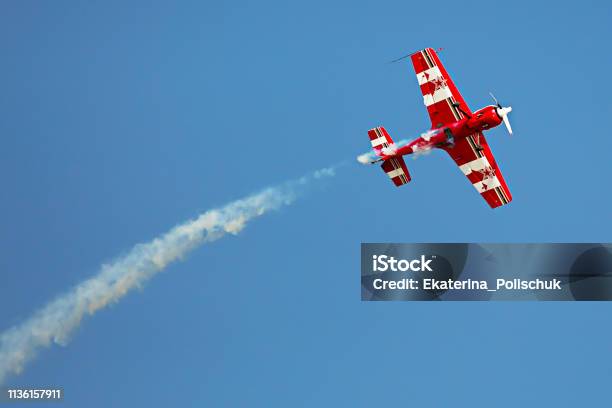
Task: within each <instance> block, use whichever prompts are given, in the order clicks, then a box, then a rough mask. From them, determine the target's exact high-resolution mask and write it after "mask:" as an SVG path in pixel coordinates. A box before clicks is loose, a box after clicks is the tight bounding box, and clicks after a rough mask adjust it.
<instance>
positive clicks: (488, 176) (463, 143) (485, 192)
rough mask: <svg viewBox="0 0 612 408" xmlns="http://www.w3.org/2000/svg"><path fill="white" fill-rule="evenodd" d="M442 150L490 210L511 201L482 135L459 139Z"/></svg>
mask: <svg viewBox="0 0 612 408" xmlns="http://www.w3.org/2000/svg"><path fill="white" fill-rule="evenodd" d="M443 149H444V150H446V152H447V153H448V154H449V155H450V156H451V157H452V159H453V160H454V161H455V163H457V165H458V166H459V169H461V171H462V172H463V174H465V175H466V176H467V178H468V180H469V181H470V183H472V185H473V186H474V188H475V189H476V191H478V193H479V194H480V195H481V196H482V198H484V199H485V200H486V202H487V203H488V204H489V205H490V206H491V208H495V207H499V206H502V205H505V204H508V203H509V202H510V201H512V194H510V190H509V189H508V186H507V185H506V181H505V180H504V177H503V176H502V173H501V171H500V169H499V166H498V165H497V163H496V162H495V158H494V157H493V153H492V152H491V149H490V148H489V145H488V143H487V140H486V139H485V137H484V135H483V134H482V133H480V132H478V133H475V134H473V135H470V136H468V137H466V138H464V139H460V140H459V141H457V142H456V143H455V145H454V146H452V147H451V146H447V147H443Z"/></svg>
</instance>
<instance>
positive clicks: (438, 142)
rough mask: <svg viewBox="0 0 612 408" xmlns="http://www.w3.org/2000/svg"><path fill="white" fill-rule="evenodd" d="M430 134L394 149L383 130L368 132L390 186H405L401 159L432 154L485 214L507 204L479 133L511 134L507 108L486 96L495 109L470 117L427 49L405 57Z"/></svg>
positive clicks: (501, 181)
mask: <svg viewBox="0 0 612 408" xmlns="http://www.w3.org/2000/svg"><path fill="white" fill-rule="evenodd" d="M410 58H411V59H412V65H413V66H414V71H415V73H416V77H417V81H418V84H419V86H420V88H421V93H422V94H423V102H424V104H425V107H426V108H427V112H428V114H429V117H430V119H431V128H430V130H429V131H427V132H425V133H423V134H422V135H421V136H420V137H418V138H416V139H414V140H412V141H410V142H403V143H398V144H395V143H394V142H393V140H392V139H391V137H390V136H389V133H387V131H386V130H385V128H384V127H382V126H381V127H376V128H374V129H370V130H369V131H368V136H369V137H370V142H371V143H372V148H373V150H374V154H375V156H374V158H376V160H372V161H370V163H377V162H382V164H381V167H382V169H383V170H384V171H385V173H387V176H389V178H390V179H391V181H393V183H394V184H395V185H396V186H398V187H399V186H402V185H404V184H407V183H409V182H410V180H411V178H410V173H408V168H407V167H406V163H405V162H404V159H403V157H402V156H404V155H408V154H418V153H421V152H424V151H428V150H430V149H433V148H439V149H442V150H444V151H446V152H447V153H448V154H449V156H450V157H451V158H452V159H453V160H454V161H455V163H456V164H457V166H459V169H460V170H461V171H462V172H463V174H465V176H466V177H467V178H468V180H469V182H470V183H472V185H473V186H474V188H475V189H476V191H478V193H479V194H480V195H481V196H482V197H483V198H484V199H485V200H486V201H487V203H488V204H489V205H490V206H491V208H495V207H499V206H502V205H505V204H508V203H509V202H510V201H512V195H511V194H510V190H509V189H508V186H507V185H506V182H505V180H504V178H503V176H502V173H501V171H500V170H499V166H498V165H497V163H496V162H495V158H494V157H493V153H492V152H491V148H490V147H489V144H488V143H487V139H486V138H485V136H484V134H483V132H484V131H485V130H488V129H491V128H494V127H496V126H498V125H500V124H501V123H502V122H504V124H505V125H506V128H507V129H508V132H509V133H510V134H512V127H511V126H510V121H509V119H508V114H509V113H510V112H511V111H512V108H511V107H503V106H502V105H501V104H500V103H499V102H498V101H497V99H495V97H494V96H493V94H491V97H492V98H493V100H494V101H495V105H490V106H486V107H484V108H482V109H479V110H477V111H476V112H472V111H471V110H470V108H469V107H468V105H467V104H466V103H465V101H464V100H463V97H462V96H461V94H460V93H459V90H458V89H457V87H456V86H455V84H454V83H453V81H452V79H451V77H450V75H448V72H447V71H446V69H445V68H444V66H443V65H442V62H440V59H439V58H438V55H437V54H436V52H435V51H434V50H433V49H432V48H426V49H424V50H421V51H418V52H416V53H414V54H411V55H410Z"/></svg>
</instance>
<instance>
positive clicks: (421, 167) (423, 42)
mask: <svg viewBox="0 0 612 408" xmlns="http://www.w3.org/2000/svg"><path fill="white" fill-rule="evenodd" d="M610 12H611V10H610V6H609V5H608V4H607V3H606V2H599V3H598V2H583V3H575V4H566V5H564V6H563V7H557V6H554V7H553V6H546V5H541V4H539V3H536V2H513V3H512V4H508V3H495V2H490V1H486V2H478V3H476V2H474V3H471V4H469V5H465V4H462V3H461V2H438V3H436V4H432V3H419V4H409V3H407V2H400V1H398V2H384V1H383V2H372V3H363V2H348V1H347V2H316V1H315V2H302V3H295V4H290V3H287V2H232V3H231V4H222V3H205V2H180V4H174V3H172V4H171V3H168V2H112V1H110V2H98V3H97V4H94V3H93V2H91V3H88V4H84V3H75V2H65V1H56V2H32V1H22V2H13V3H12V4H8V3H7V4H5V5H4V7H3V11H2V13H0V51H1V52H2V54H3V63H2V64H0V74H1V75H2V79H3V81H2V83H3V86H2V92H0V112H1V114H2V116H1V117H2V120H0V135H1V138H2V139H1V140H2V149H1V153H0V155H1V160H0V185H2V188H3V194H2V200H0V222H1V225H2V227H1V228H0V244H1V245H2V248H3V251H1V252H0V270H1V271H2V276H3V278H4V279H3V284H2V285H0V329H1V330H3V329H6V328H8V327H10V326H12V325H15V324H17V323H19V322H20V321H22V320H23V319H24V318H26V317H28V316H29V315H30V314H31V313H32V312H33V311H35V310H36V309H37V308H38V307H40V306H42V305H44V304H45V303H46V302H47V301H48V300H50V299H52V298H53V297H54V296H56V295H58V294H59V293H61V292H63V291H65V290H66V289H67V288H69V287H70V286H72V285H74V284H76V283H78V282H79V281H81V280H83V279H84V278H87V277H89V276H91V275H93V274H94V273H96V272H97V270H98V268H99V266H100V265H101V264H102V263H103V262H106V261H109V260H112V259H114V258H116V257H117V256H119V255H121V254H123V253H125V252H127V251H128V250H129V249H130V248H131V247H132V246H133V245H134V244H136V243H138V242H143V241H148V240H150V239H152V238H153V237H155V236H157V235H158V234H160V233H162V232H164V231H166V230H167V229H169V228H170V227H172V226H173V225H175V224H177V223H179V222H181V221H183V220H185V219H187V218H190V217H192V216H194V215H196V214H197V213H198V212H200V211H203V210H205V209H208V208H211V207H214V206H218V205H222V204H224V203H226V202H228V201H231V200H233V199H236V198H240V197H242V196H244V195H246V194H248V193H250V192H253V191H256V190H258V189H260V188H262V187H265V186H268V185H271V184H275V183H279V182H282V181H284V180H287V179H290V178H295V177H299V176H301V175H302V174H304V173H306V172H308V171H311V170H314V169H317V168H321V167H324V166H328V165H332V164H335V163H338V162H341V161H344V160H349V161H351V160H353V159H354V157H355V156H356V155H357V154H359V153H362V152H363V151H365V150H367V148H368V138H367V134H366V131H367V129H369V128H371V127H373V126H376V125H381V124H382V125H384V126H385V127H386V128H387V129H388V131H389V132H390V133H391V135H392V137H394V138H395V139H397V140H399V139H400V138H404V137H412V136H415V135H417V134H419V133H420V132H422V131H423V130H425V129H426V127H427V124H428V123H429V120H428V118H427V114H426V111H425V108H424V106H423V104H422V99H421V97H420V95H419V90H418V86H417V83H416V79H415V77H414V75H413V72H412V67H411V65H410V63H409V61H404V62H403V63H397V64H388V63H387V62H388V61H390V60H392V59H395V58H397V57H399V56H401V55H404V54H406V53H408V52H411V51H413V50H417V49H420V48H424V47H429V46H431V47H436V48H437V47H443V48H444V51H443V52H442V53H440V58H441V59H442V61H443V63H444V64H445V66H446V68H447V69H448V71H449V72H450V74H451V75H452V76H453V79H454V81H455V84H456V85H457V86H458V88H459V89H460V90H461V92H462V94H463V96H464V98H465V99H466V101H467V103H468V104H469V105H470V106H471V108H472V109H477V108H479V107H481V106H484V105H487V104H489V103H490V102H491V101H490V98H489V96H488V92H489V91H492V92H494V93H495V94H496V96H497V97H498V99H499V100H500V101H501V102H502V103H503V104H504V105H512V107H513V108H514V111H513V112H512V114H511V121H512V125H513V128H514V131H515V134H514V136H512V137H508V135H507V133H506V131H505V129H503V128H497V129H494V130H492V131H490V132H489V133H488V140H489V144H490V145H491V148H492V150H493V153H494V154H495V156H496V159H497V161H498V163H499V164H500V167H501V170H502V172H503V174H504V176H505V178H506V181H507V182H508V185H509V187H510V189H511V191H512V193H513V196H514V201H513V203H512V204H511V205H509V206H507V207H502V208H500V209H497V210H494V211H492V210H490V209H489V208H488V206H487V205H486V203H485V202H484V201H483V200H482V199H481V198H480V197H478V196H477V194H476V193H475V192H474V190H473V188H472V187H471V186H470V185H469V183H468V182H467V181H466V180H465V179H464V176H463V175H462V174H461V172H460V171H459V170H457V169H456V166H455V165H454V163H453V162H452V161H451V160H450V158H448V157H446V156H445V154H443V152H434V153H433V154H431V155H429V156H426V157H422V158H419V159H418V160H412V159H408V160H407V165H408V167H409V169H410V171H411V174H412V177H413V182H412V183H411V184H410V185H408V186H404V187H402V188H401V189H396V188H395V187H394V186H392V185H391V183H390V182H389V181H388V179H387V178H386V176H385V175H384V174H383V173H382V171H381V170H380V169H378V168H376V167H370V168H368V167H361V166H359V165H357V164H354V165H353V164H352V163H351V164H350V165H348V166H346V167H344V168H343V169H342V170H341V171H340V172H339V173H338V176H337V177H336V179H335V180H332V181H330V182H329V183H328V184H327V186H326V188H324V189H323V190H322V191H321V192H317V193H315V194H312V195H310V196H308V197H306V198H305V199H303V200H301V201H299V202H297V203H296V204H295V205H293V206H291V207H288V208H284V209H282V210H281V211H280V212H278V213H274V214H271V215H269V216H266V217H265V218H261V219H258V220H256V221H254V222H253V223H252V224H250V225H249V226H248V227H247V229H246V230H245V231H244V232H243V233H242V234H240V235H239V236H237V237H229V238H226V239H223V240H221V241H218V242H216V243H214V244H212V245H209V246H204V247H202V248H200V249H198V250H196V251H195V252H193V253H192V254H191V255H190V256H189V257H187V258H186V259H185V260H184V261H183V262H180V263H178V264H174V265H172V266H171V267H169V268H168V269H167V270H166V271H165V272H163V273H162V274H160V275H159V276H157V277H156V278H155V279H153V280H152V281H150V282H149V283H148V284H147V285H146V286H145V287H144V290H142V291H137V292H135V293H132V294H130V295H128V296H127V297H126V298H124V299H123V300H122V301H121V302H120V303H117V304H116V305H113V306H112V307H110V308H108V309H106V310H103V311H101V312H100V313H98V314H97V315H95V316H93V317H92V318H90V319H88V320H87V321H86V322H85V323H84V324H83V325H82V326H81V328H80V329H79V330H78V331H77V332H76V333H75V334H74V336H73V338H72V340H71V342H70V344H69V345H68V346H67V347H53V348H51V349H50V350H46V351H44V352H43V353H41V354H40V356H39V357H38V358H37V359H36V360H35V361H34V362H33V363H32V364H30V365H29V366H28V367H27V368H26V370H25V372H24V373H23V374H21V375H20V376H17V377H13V378H11V379H10V380H9V384H10V385H21V386H42V385H45V384H56V385H60V386H63V387H64V388H65V392H66V402H65V403H64V404H62V405H63V406H83V405H87V406H88V407H98V406H99V407H106V406H138V405H143V406H164V405H168V404H173V405H179V406H328V405H334V406H337V405H348V406H372V405H383V404H394V405H398V404H402V405H403V406H420V407H428V406H432V407H433V406H449V405H466V404H468V403H469V402H471V403H472V404H473V403H474V401H477V402H478V405H480V404H482V405H487V406H490V405H495V406H499V407H505V406H508V407H514V406H520V405H535V403H540V404H546V405H554V406H576V405H595V404H597V403H600V402H601V401H603V400H604V398H605V400H607V399H608V395H607V393H606V390H607V386H608V384H609V382H610V379H611V378H610V377H611V375H610V368H609V367H610V360H611V358H610V351H611V348H610V340H611V339H612V330H611V329H610V324H609V318H608V315H609V305H607V304H606V303H601V304H596V303H584V304H578V303H525V304H523V303H475V304H473V303H444V304H438V303H390V302H389V303H387V302H380V303H374V302H372V303H367V302H361V301H360V287H359V285H360V279H359V244H360V243H361V242H448V241H476V242H551V241H552V242H563V241H570V242H572V241H578V242H583V241H584V242H590V241H593V242H599V241H602V242H603V241H606V242H609V241H610V221H611V220H612V216H611V212H610V204H609V202H610V199H611V197H612V196H611V193H610V189H609V182H608V181H607V180H608V177H607V176H608V175H609V174H610V170H611V168H610V167H611V166H610V160H609V152H610V150H611V148H612V142H611V138H610V135H609V134H608V133H609V132H608V130H607V128H606V127H607V120H608V118H609V117H610V114H611V113H612V106H611V104H610V99H609V97H608V95H609V94H610V91H611V89H610V83H609V81H608V79H607V73H608V72H610V71H612V61H611V60H610V57H609V44H608V41H607V39H608V38H610V36H611V32H610V31H611V30H610V24H609V18H610Z"/></svg>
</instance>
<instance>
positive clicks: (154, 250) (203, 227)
mask: <svg viewBox="0 0 612 408" xmlns="http://www.w3.org/2000/svg"><path fill="white" fill-rule="evenodd" d="M334 175H335V168H334V167H332V168H326V169H322V170H318V171H316V172H314V173H311V174H309V175H307V176H304V177H301V178H299V179H297V180H293V181H290V182H287V183H285V184H282V185H280V186H276V187H270V188H267V189H265V190H263V191H261V192H259V193H257V194H253V195H251V196H248V197H246V198H243V199H240V200H237V201H234V202H232V203H229V204H227V205H225V206H224V207H221V208H217V209H213V210H209V211H206V212H204V213H203V214H201V215H199V216H198V217H197V218H195V219H192V220H189V221H187V222H185V223H183V224H180V225H177V226H176V227H174V228H172V229H171V230H170V231H168V232H166V233H165V234H163V235H161V236H159V237H157V238H155V239H153V240H152V241H150V242H147V243H143V244H138V245H136V246H135V247H134V248H132V250H131V251H129V252H128V253H127V254H126V255H124V256H122V257H120V258H118V259H117V260H115V261H114V262H111V263H109V264H106V265H102V267H101V268H100V272H99V273H98V274H97V275H95V276H93V277H91V278H89V279H87V280H85V281H83V282H81V283H79V284H78V285H76V286H75V287H73V288H72V289H71V290H69V291H68V292H66V293H64V294H63V295H61V296H59V297H57V298H56V299H55V300H53V301H51V302H50V303H48V304H47V305H46V306H44V307H42V308H41V309H39V310H38V311H37V312H35V313H34V314H33V315H32V316H31V317H30V318H28V319H27V320H25V321H24V322H23V323H21V324H19V325H17V326H14V327H12V328H10V329H8V330H6V331H5V332H4V333H2V334H1V335H0V383H2V382H4V380H5V379H6V377H7V376H8V375H10V374H15V373H19V372H21V371H22V370H23V367H24V365H25V364H26V363H27V362H28V361H29V360H31V359H32V358H34V357H35V355H36V353H37V352H38V351H39V350H40V349H41V348H44V347H49V346H50V345H52V344H53V343H56V344H60V345H65V344H66V343H67V341H68V339H69V337H70V334H71V333H72V332H73V331H74V330H75V329H76V328H77V327H78V326H79V325H80V323H81V321H82V320H83V318H84V317H86V316H87V315H93V314H94V313H95V312H97V311H98V310H100V309H102V308H104V307H106V306H108V305H109V304H110V303H113V302H116V301H118V300H119V299H121V298H122V297H123V296H125V295H126V294H127V293H128V292H130V291H131V290H132V289H134V288H138V287H141V286H142V285H143V284H144V282H146V281H147V280H148V279H150V278H151V277H153V276H154V275H155V274H157V273H159V272H161V271H163V270H164V269H165V268H166V267H167V266H168V265H169V264H171V263H172V262H174V261H177V260H179V259H181V258H182V257H184V256H185V255H186V254H188V253H189V252H190V251H191V250H193V249H194V248H196V247H198V246H199V245H201V244H203V243H206V242H211V241H215V240H217V239H219V238H221V237H223V236H224V235H226V234H228V233H229V234H237V233H239V232H240V231H241V230H242V229H243V228H244V227H245V226H246V224H247V223H248V222H249V221H250V220H252V219H253V218H256V217H259V216H261V215H264V214H265V213H267V212H269V211H272V210H276V209H279V208H280V207H283V206H286V205H289V204H291V203H292V202H293V201H294V200H295V199H296V198H298V197H299V196H300V194H303V193H305V192H306V191H307V189H308V187H309V186H310V185H311V184H312V182H313V181H315V180H318V179H322V178H328V177H332V176H334Z"/></svg>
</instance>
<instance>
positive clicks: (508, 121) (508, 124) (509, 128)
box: [504, 113, 512, 134]
mask: <svg viewBox="0 0 612 408" xmlns="http://www.w3.org/2000/svg"><path fill="white" fill-rule="evenodd" d="M504 124H505V125H506V128H507V129H508V133H510V134H512V126H510V119H508V113H506V114H505V115H504Z"/></svg>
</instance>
